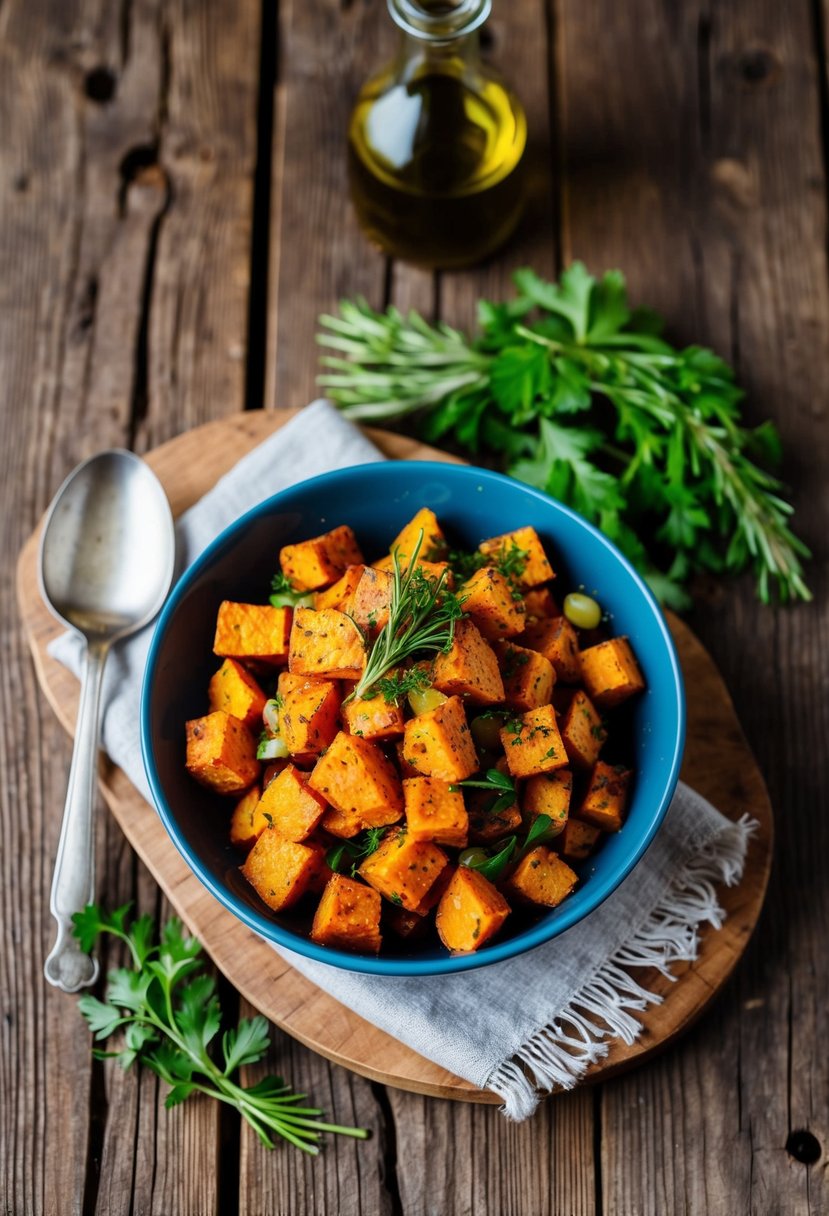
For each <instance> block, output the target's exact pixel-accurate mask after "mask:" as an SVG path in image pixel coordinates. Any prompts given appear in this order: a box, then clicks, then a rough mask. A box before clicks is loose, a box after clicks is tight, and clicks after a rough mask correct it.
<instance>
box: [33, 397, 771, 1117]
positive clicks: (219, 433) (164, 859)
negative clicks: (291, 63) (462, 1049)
mask: <svg viewBox="0 0 829 1216" xmlns="http://www.w3.org/2000/svg"><path fill="white" fill-rule="evenodd" d="M296 412H297V411H296V410H277V411H267V412H265V411H252V412H248V413H244V414H239V415H235V416H231V417H229V418H226V419H222V420H219V421H217V422H211V423H208V424H206V425H205V426H202V427H198V428H197V429H195V430H192V431H188V432H186V433H185V434H183V435H180V436H178V437H177V438H176V439H173V440H171V441H170V442H169V443H166V444H164V445H162V446H161V447H159V448H157V449H155V451H153V452H151V453H150V454H149V455H148V457H147V461H148V463H149V464H150V465H151V466H152V468H153V469H154V470H155V472H156V473H157V475H158V476H159V478H160V479H161V481H162V483H163V485H164V487H165V489H166V491H167V494H168V496H169V498H170V503H171V506H172V509H173V512H174V514H175V515H179V514H180V513H181V512H182V511H183V510H185V509H186V508H187V507H188V506H190V505H192V503H193V502H195V501H196V500H197V499H198V498H200V497H201V496H202V495H203V494H204V493H205V492H206V491H207V490H208V489H210V487H211V486H212V485H213V484H214V483H215V481H216V480H217V479H218V478H219V477H220V476H221V475H222V474H223V473H225V472H227V470H228V469H230V468H231V467H232V466H233V464H235V463H236V461H237V460H239V459H240V457H241V456H243V455H244V454H245V453H246V452H247V451H249V450H250V449H251V448H252V447H253V446H254V445H255V444H257V443H259V442H261V441H262V440H263V439H264V438H265V437H266V436H267V435H269V434H270V433H271V432H272V431H274V430H277V429H278V428H279V427H281V426H283V425H284V423H285V422H286V421H288V419H289V418H291V417H292V416H293V415H294V414H295V413H296ZM368 434H369V435H370V436H371V438H372V439H373V440H374V441H375V442H376V443H377V444H378V446H379V447H380V448H381V449H382V450H383V451H384V453H385V454H386V455H387V456H389V457H391V458H393V459H402V458H406V459H415V460H417V459H420V460H424V459H430V460H441V461H451V460H453V459H454V458H453V457H450V456H448V455H447V454H446V453H444V452H439V451H436V450H435V449H433V448H429V447H426V446H425V445H423V444H419V443H417V442H416V441H414V440H411V439H407V438H404V437H402V436H399V435H392V434H390V433H388V432H385V431H374V430H369V431H368ZM39 534H40V528H38V530H37V531H36V532H35V533H34V535H33V536H31V537H30V538H29V540H28V541H27V543H26V545H25V546H24V548H23V550H22V552H21V555H20V559H19V562H18V568H17V591H18V602H19V605H20V612H21V616H22V618H23V623H24V626H25V629H26V635H27V639H28V641H29V645H30V647H31V651H32V655H33V658H34V662H35V668H36V671H37V676H38V680H39V682H40V685H41V687H42V689H43V691H44V692H45V694H46V697H47V699H48V700H49V703H50V705H51V706H52V708H53V709H54V711H55V713H56V715H57V717H58V718H59V720H60V722H61V723H62V724H63V726H64V727H65V728H66V729H67V730H68V731H69V732H70V733H71V732H72V731H73V729H74V724H75V717H76V713H77V701H78V684H77V681H76V680H75V678H74V677H73V676H72V675H71V673H70V672H68V671H67V670H66V669H65V668H63V667H61V666H60V665H59V664H58V663H56V662H55V661H54V660H53V659H51V658H50V657H49V655H48V654H47V646H48V644H49V642H50V641H51V640H52V638H54V637H55V636H57V635H58V633H59V632H60V629H61V627H60V625H59V624H58V623H57V621H55V619H54V618H53V617H52V616H51V614H50V613H49V612H48V610H47V609H46V607H45V605H44V604H43V601H42V600H41V598H40V594H39V591H38V583H37V550H38V542H39ZM669 622H670V626H671V630H672V632H673V634H674V638H675V641H676V644H677V648H678V650H679V655H680V659H681V662H682V668H683V672H684V675H685V681H686V689H687V698H688V741H687V746H686V751H685V759H684V763H683V769H682V774H683V777H684V779H685V780H687V781H688V782H689V784H692V785H693V786H694V787H695V788H696V789H698V790H699V791H700V793H702V794H703V795H704V796H705V797H707V798H708V799H709V800H710V801H711V802H713V803H714V804H715V805H716V806H718V807H719V808H720V810H721V811H722V812H723V813H724V814H726V815H727V816H729V818H731V819H737V818H739V817H740V816H741V815H742V814H744V813H745V812H749V813H750V814H752V815H753V816H754V817H755V818H756V819H757V821H758V823H759V831H758V832H757V833H756V835H755V836H754V837H753V838H752V839H751V842H750V844H749V851H748V857H747V862H746V870H745V874H744V876H743V880H742V882H741V883H740V885H739V886H738V887H736V888H732V889H726V888H722V889H721V890H720V900H721V903H722V906H723V908H724V909H725V911H726V913H727V920H726V922H725V925H724V927H723V928H722V929H721V930H719V931H713V930H711V929H710V928H708V927H706V928H704V929H703V930H702V932H701V947H700V956H699V958H698V960H697V961H696V962H695V963H693V964H684V965H682V966H678V967H676V968H674V976H675V981H676V982H673V981H671V980H667V979H665V977H663V976H661V975H659V973H658V972H655V971H649V972H647V973H641V972H638V971H637V978H638V979H641V980H642V982H643V983H644V984H645V986H646V987H648V988H650V989H651V990H652V991H654V992H657V993H659V994H660V995H662V996H663V997H664V998H665V1000H664V1003H663V1004H662V1005H658V1006H652V1007H651V1008H649V1009H648V1010H647V1011H645V1012H644V1013H643V1014H641V1015H640V1020H641V1021H642V1023H643V1026H644V1030H643V1033H642V1034H641V1035H640V1037H639V1039H637V1041H636V1042H635V1043H634V1044H632V1045H631V1046H626V1045H625V1044H624V1043H622V1042H620V1041H619V1040H616V1041H614V1042H613V1043H612V1045H611V1047H610V1051H609V1053H608V1055H607V1056H606V1057H605V1059H604V1060H602V1061H599V1062H598V1063H597V1064H595V1065H594V1066H593V1068H592V1069H591V1070H590V1071H589V1073H588V1080H591V1081H595V1080H599V1079H604V1078H606V1077H608V1076H610V1075H611V1074H612V1073H615V1072H618V1071H620V1070H622V1069H624V1068H629V1067H631V1065H633V1064H634V1063H640V1062H642V1061H643V1060H644V1059H646V1058H647V1057H648V1056H649V1055H651V1054H652V1053H654V1052H655V1051H657V1050H660V1049H662V1048H664V1047H665V1046H666V1045H667V1044H668V1043H669V1042H671V1041H672V1040H673V1039H674V1038H675V1037H676V1036H677V1035H679V1034H680V1033H681V1032H682V1031H684V1030H686V1029H687V1028H688V1027H689V1026H690V1025H691V1024H692V1023H693V1022H694V1021H695V1020H696V1018H697V1017H699V1015H700V1014H701V1013H702V1011H703V1010H704V1009H705V1007H706V1006H707V1004H708V1003H709V1001H710V1000H711V999H712V998H713V996H714V995H715V994H716V992H717V991H718V989H719V988H720V987H721V986H722V985H723V984H724V983H725V981H726V980H727V978H728V976H729V975H730V974H731V971H732V970H733V968H734V966H735V964H736V963H737V960H738V959H739V958H740V955H741V954H742V952H743V950H744V949H745V946H746V944H747V942H748V940H749V937H750V935H751V932H752V930H753V928H754V926H755V924H756V923H757V918H758V916H759V913H760V909H761V907H762V903H763V897H764V894H765V890H766V884H767V882H768V874H769V869H770V864H771V849H772V836H773V822H772V810H771V805H770V803H769V798H768V793H767V791H766V787H765V784H764V782H763V778H762V776H761V774H760V771H759V769H758V767H757V764H756V761H755V759H754V757H753V755H752V753H751V751H750V749H749V747H748V744H747V742H746V740H745V738H744V736H743V733H742V731H741V729H740V725H739V722H738V721H737V717H736V714H735V712H734V707H733V705H732V703H731V698H730V697H729V695H728V692H727V690H726V688H725V685H724V684H723V681H722V679H721V677H720V675H719V673H718V671H717V669H716V667H715V666H714V663H713V661H712V660H711V658H710V656H709V655H708V653H707V652H706V651H705V649H704V648H703V647H702V645H701V644H700V643H699V641H697V639H696V638H695V637H694V635H693V634H692V633H691V631H690V630H689V629H688V627H687V626H686V625H684V624H683V623H682V622H681V621H679V620H678V619H677V618H676V617H673V616H669ZM101 786H102V791H103V795H104V798H105V799H106V802H107V804H108V806H109V807H110V810H111V811H112V813H113V815H114V816H115V818H116V819H117V821H118V823H119V824H120V826H121V828H122V829H123V831H124V834H125V835H126V837H127V839H128V840H129V841H130V843H131V844H132V846H133V848H134V849H135V850H136V852H137V853H138V854H139V856H140V857H141V859H142V860H143V861H144V863H145V864H146V865H147V867H148V868H149V870H150V871H151V872H152V874H153V875H154V877H155V878H156V880H157V881H158V883H159V885H160V886H161V888H162V889H163V890H164V892H165V894H166V895H167V897H168V899H169V900H170V902H171V903H172V905H173V906H174V907H175V909H176V911H177V912H178V913H179V915H180V916H181V917H182V919H183V920H184V921H185V923H186V924H187V925H188V927H189V929H190V930H191V932H193V933H195V934H196V935H197V936H198V937H199V939H200V940H201V942H202V943H203V945H204V947H205V949H206V950H207V952H208V953H209V954H210V956H211V957H212V958H213V960H214V962H215V963H216V965H217V966H218V967H219V968H220V970H221V971H223V972H224V974H225V975H226V976H227V978H228V979H229V980H230V981H231V982H232V983H233V984H234V985H235V986H236V988H237V989H238V990H239V991H240V992H241V993H242V994H243V995H244V996H245V997H246V998H247V999H248V1000H249V1001H250V1002H251V1003H252V1004H253V1005H255V1006H256V1007H257V1008H258V1009H260V1010H261V1011H262V1012H263V1013H264V1014H266V1015H267V1016H268V1017H269V1018H270V1019H271V1021H273V1022H274V1023H276V1025H278V1026H279V1027H281V1028H282V1029H283V1030H285V1031H287V1033H288V1034H290V1035H293V1037H294V1038H296V1039H298V1040H299V1041H300V1042H302V1043H304V1044H305V1045H306V1046H308V1047H310V1048H312V1049H313V1050H314V1051H318V1052H320V1053H321V1054H322V1055H324V1056H326V1057H327V1058H328V1059H330V1060H332V1061H334V1062H335V1063H338V1064H342V1065H344V1066H345V1067H346V1068H350V1069H352V1070H353V1071H355V1072H358V1073H360V1074H362V1075H363V1076H365V1077H368V1078H370V1079H371V1080H373V1081H379V1082H382V1083H383V1084H386V1085H393V1086H396V1087H398V1088H400V1089H406V1090H411V1091H413V1092H415V1093H422V1094H427V1095H431V1096H434V1097H443V1098H455V1099H461V1100H464V1101H471V1102H493V1103H494V1102H497V1101H499V1099H498V1098H497V1097H496V1096H495V1095H494V1094H492V1093H489V1092H488V1091H481V1090H478V1089H476V1088H475V1087H474V1086H473V1085H471V1084H470V1083H469V1082H468V1081H464V1080H462V1079H461V1078H459V1077H454V1076H452V1074H451V1073H449V1072H447V1071H446V1070H445V1069H443V1068H440V1067H439V1066H438V1065H436V1064H433V1063H432V1062H431V1061H429V1060H425V1059H423V1057H422V1056H419V1055H417V1054H416V1053H415V1052H413V1051H411V1050H410V1049H409V1048H408V1047H406V1046H404V1045H403V1044H402V1043H399V1042H397V1040H396V1039H394V1038H392V1037H391V1036H389V1035H387V1034H385V1033H384V1032H383V1031H380V1030H378V1029H377V1028H376V1027H374V1026H372V1025H371V1024H370V1023H368V1022H366V1021H364V1020H363V1019H362V1018H360V1017H358V1016H357V1015H356V1014H354V1013H352V1012H351V1011H350V1010H348V1009H346V1008H345V1007H344V1006H342V1005H340V1004H338V1002H337V1001H335V1000H334V999H333V998H332V997H330V996H328V995H327V994H326V993H324V992H322V991H320V989H318V988H316V987H315V986H314V985H313V984H312V983H311V982H310V981H309V980H307V979H305V978H304V977H303V976H302V975H300V974H299V973H298V972H296V971H294V970H293V968H292V967H291V966H290V965H289V963H287V962H286V961H285V960H284V959H283V958H281V957H280V956H279V955H278V954H277V953H276V952H275V951H274V950H273V949H272V948H271V947H270V946H269V945H268V944H267V943H266V942H264V941H262V940H261V939H260V938H258V937H257V936H256V935H255V934H253V933H252V932H251V931H250V930H249V929H247V928H246V927H245V926H244V925H243V924H242V923H241V922H240V921H238V920H237V919H236V917H235V916H233V914H232V913H231V912H229V911H227V910H226V909H224V908H223V907H222V906H221V905H220V904H219V903H218V902H217V901H216V900H215V899H214V898H213V897H212V896H211V895H210V894H209V892H208V891H207V890H206V889H205V888H204V887H203V886H202V885H201V883H200V882H199V880H198V879H197V878H196V877H195V875H194V874H193V873H192V871H191V870H190V868H189V866H188V865H187V863H186V862H185V861H184V859H183V858H182V857H181V855H180V854H179V853H178V851H177V849H176V848H175V846H174V845H173V843H172V841H171V840H170V839H169V837H168V836H167V833H166V830H165V829H164V827H163V825H162V823H161V821H160V820H159V818H158V816H157V814H156V812H155V810H154V809H153V808H152V807H151V806H149V804H148V803H147V802H145V801H144V799H143V798H142V797H141V795H140V794H139V793H138V792H137V790H136V789H135V788H134V786H133V785H132V784H131V783H130V782H129V781H128V779H127V778H126V776H125V775H124V773H123V772H122V771H121V770H120V769H118V768H116V767H115V766H113V765H112V764H109V763H108V762H106V761H105V762H104V764H103V766H102V772H101Z"/></svg>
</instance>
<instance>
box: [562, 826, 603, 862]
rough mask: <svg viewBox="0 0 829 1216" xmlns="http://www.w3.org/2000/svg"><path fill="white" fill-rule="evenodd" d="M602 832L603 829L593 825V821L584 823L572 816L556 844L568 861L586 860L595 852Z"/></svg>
mask: <svg viewBox="0 0 829 1216" xmlns="http://www.w3.org/2000/svg"><path fill="white" fill-rule="evenodd" d="M601 834H602V833H601V829H600V828H595V827H593V824H592V823H582V821H581V820H580V819H573V818H572V817H571V818H570V819H568V820H567V822H566V824H565V825H564V831H563V832H562V833H561V836H560V837H559V839H558V840H557V841H556V845H557V847H558V851H559V853H560V854H561V856H562V857H563V858H564V859H565V860H566V861H584V859H585V857H589V856H590V854H591V853H592V852H593V850H594V848H595V847H596V841H597V840H598V839H599V837H600V836H601Z"/></svg>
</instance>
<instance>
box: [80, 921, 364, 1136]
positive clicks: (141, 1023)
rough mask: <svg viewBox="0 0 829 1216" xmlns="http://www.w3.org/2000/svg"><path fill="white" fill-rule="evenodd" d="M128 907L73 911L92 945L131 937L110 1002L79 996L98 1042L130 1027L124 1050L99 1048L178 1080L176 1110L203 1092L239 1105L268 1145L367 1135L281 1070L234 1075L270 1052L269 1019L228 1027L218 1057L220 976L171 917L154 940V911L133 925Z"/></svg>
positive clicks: (126, 1064) (170, 1098)
mask: <svg viewBox="0 0 829 1216" xmlns="http://www.w3.org/2000/svg"><path fill="white" fill-rule="evenodd" d="M128 913H129V904H127V905H125V906H124V907H122V908H118V909H116V911H115V912H106V911H105V910H103V909H101V908H100V907H98V906H97V905H95V904H89V905H88V906H87V907H86V908H84V910H83V911H82V912H78V913H76V914H75V916H74V918H73V919H74V923H75V928H74V933H75V936H76V937H77V938H78V941H79V942H80V943H81V946H82V948H83V949H84V950H85V951H89V950H92V948H93V947H94V945H95V943H96V941H97V940H98V938H99V937H100V935H101V934H103V933H109V934H112V935H113V936H115V937H117V938H119V939H120V940H121V941H123V942H125V943H126V945H127V946H128V947H129V950H130V954H131V956H132V962H133V966H132V967H121V968H118V969H116V970H115V971H111V972H110V974H109V977H108V983H107V989H106V994H105V995H106V999H105V1000H104V1001H100V1000H98V999H97V998H96V997H94V996H91V995H89V994H85V995H83V996H81V997H80V998H79V1000H78V1008H79V1009H80V1011H81V1013H82V1014H83V1016H84V1017H85V1018H86V1021H87V1023H88V1025H89V1028H90V1030H91V1031H92V1033H93V1034H94V1036H95V1038H96V1040H98V1041H101V1040H103V1039H107V1038H109V1037H110V1036H111V1035H112V1034H114V1033H115V1032H116V1031H119V1030H122V1031H123V1037H122V1043H123V1045H122V1046H121V1047H120V1049H119V1050H117V1051H109V1052H104V1051H97V1050H96V1052H95V1054H96V1056H98V1057H99V1058H110V1059H117V1060H118V1061H119V1063H120V1064H121V1066H122V1067H123V1068H130V1067H131V1066H132V1065H133V1064H134V1063H139V1064H143V1065H144V1066H145V1067H147V1068H149V1069H151V1070H152V1071H153V1072H154V1073H156V1075H157V1076H159V1077H161V1079H162V1080H163V1081H165V1082H166V1083H167V1084H168V1085H169V1086H170V1092H169V1094H168V1095H167V1100H166V1102H165V1105H166V1106H167V1107H168V1108H169V1107H171V1106H175V1105H177V1104H178V1103H179V1102H183V1101H185V1099H187V1098H189V1097H190V1095H191V1094H193V1093H195V1092H199V1093H203V1094H208V1095H209V1096H211V1097H213V1098H217V1099H218V1100H219V1101H221V1102H226V1103H229V1104H230V1105H231V1106H235V1107H236V1109H237V1110H238V1111H239V1113H240V1114H241V1115H242V1116H243V1117H244V1118H245V1119H247V1121H248V1123H250V1125H251V1127H252V1128H253V1129H254V1131H255V1132H256V1134H257V1135H258V1137H259V1139H260V1140H261V1141H262V1143H263V1144H264V1145H265V1146H266V1147H267V1148H273V1147H274V1133H275V1134H276V1135H277V1136H281V1137H282V1138H283V1139H285V1140H288V1141H290V1143H291V1144H294V1145H296V1147H297V1148H300V1149H302V1150H303V1151H304V1152H307V1153H313V1154H317V1153H318V1152H319V1149H318V1148H317V1141H318V1140H319V1138H320V1135H321V1133H322V1132H324V1131H330V1132H338V1133H340V1134H342V1135H346V1136H355V1137H357V1138H358V1139H365V1137H366V1135H367V1133H366V1132H365V1131H363V1130H362V1129H361V1128H350V1127H339V1126H335V1125H333V1124H329V1123H323V1122H320V1121H319V1120H318V1119H317V1117H316V1116H318V1115H320V1114H321V1113H322V1112H321V1111H319V1110H317V1109H316V1108H311V1107H300V1106H298V1105H297V1102H298V1101H299V1099H300V1095H295V1094H291V1092H290V1090H289V1087H288V1086H287V1085H285V1084H284V1082H283V1081H282V1079H281V1078H280V1077H265V1078H264V1079H263V1080H262V1081H260V1082H259V1083H258V1084H256V1085H251V1086H247V1087H245V1086H243V1085H240V1084H238V1083H237V1082H236V1081H234V1080H233V1079H232V1074H233V1073H235V1072H236V1070H237V1069H239V1068H241V1067H242V1066H243V1065H245V1064H252V1063H255V1062H256V1061H257V1060H260V1059H261V1058H262V1056H263V1055H264V1054H265V1052H266V1051H267V1048H268V1026H267V1023H266V1021H265V1019H264V1018H262V1017H255V1018H252V1019H250V1020H248V1019H245V1018H243V1019H241V1020H240V1021H239V1023H238V1025H237V1026H236V1027H235V1028H231V1029H229V1030H227V1031H226V1032H225V1033H224V1035H223V1036H222V1040H221V1057H222V1063H221V1065H220V1064H218V1063H216V1060H215V1058H214V1055H215V1052H211V1051H210V1050H209V1049H210V1046H211V1044H212V1043H213V1042H214V1040H215V1039H216V1036H217V1034H218V1032H219V1029H220V1026H221V1020H222V1019H221V1009H220V1007H219V1000H218V997H217V996H216V982H215V980H214V979H213V978H212V976H210V975H208V974H207V973H206V972H205V971H203V970H202V967H203V962H202V958H201V947H200V946H199V943H198V942H197V941H196V939H195V938H193V937H190V936H188V935H187V934H185V932H184V930H183V928H182V925H181V922H180V921H178V920H176V919H172V920H170V921H168V922H167V924H166V925H165V926H164V927H163V929H162V931H161V937H160V941H159V942H158V943H153V940H152V939H153V936H154V934H153V926H152V921H151V920H150V918H149V917H146V916H142V917H140V918H139V919H138V920H136V921H134V922H133V924H132V925H131V926H130V925H129V924H128V921H127V917H128Z"/></svg>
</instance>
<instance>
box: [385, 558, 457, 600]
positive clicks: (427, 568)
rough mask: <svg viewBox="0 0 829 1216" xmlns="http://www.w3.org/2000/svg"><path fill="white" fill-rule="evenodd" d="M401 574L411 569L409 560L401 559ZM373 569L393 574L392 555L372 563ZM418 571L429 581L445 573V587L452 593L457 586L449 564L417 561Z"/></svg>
mask: <svg viewBox="0 0 829 1216" xmlns="http://www.w3.org/2000/svg"><path fill="white" fill-rule="evenodd" d="M398 561H399V565H400V570H401V572H405V571H406V570H408V568H409V561H408V559H404V558H403V557H400V558H399V559H398ZM372 567H373V569H375V570H382V571H384V572H385V573H386V574H392V573H393V571H394V557H393V556H391V554H390V555H389V556H388V557H381V558H380V560H379V561H376V562H372ZM417 569H418V570H420V571H421V573H422V574H423V575H424V576H425V577H426V578H428V579H432V580H435V581H437V580H438V579H439V578H440V576H441V575H442V574H444V573H445V578H444V580H443V585H444V587H448V588H449V590H450V591H451V590H452V588H453V587H454V586H455V579H454V575H453V574H452V571H451V570H450V568H449V563H448V562H426V561H421V559H420V558H418V559H417Z"/></svg>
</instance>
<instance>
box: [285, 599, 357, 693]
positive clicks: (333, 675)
mask: <svg viewBox="0 0 829 1216" xmlns="http://www.w3.org/2000/svg"><path fill="white" fill-rule="evenodd" d="M365 662H366V645H365V642H364V641H363V638H362V636H361V634H360V631H359V629H358V628H357V626H356V625H355V624H354V622H353V621H352V620H349V618H348V617H347V616H346V615H345V613H343V612H338V611H337V609H336V608H323V609H321V611H319V612H315V611H314V609H313V608H297V610H296V612H295V613H294V624H293V628H292V629H291V646H290V654H289V656H288V669H289V671H290V672H291V674H292V675H303V676H327V677H328V679H331V680H358V679H359V678H360V675H361V674H362V671H363V668H364V667H365Z"/></svg>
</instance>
